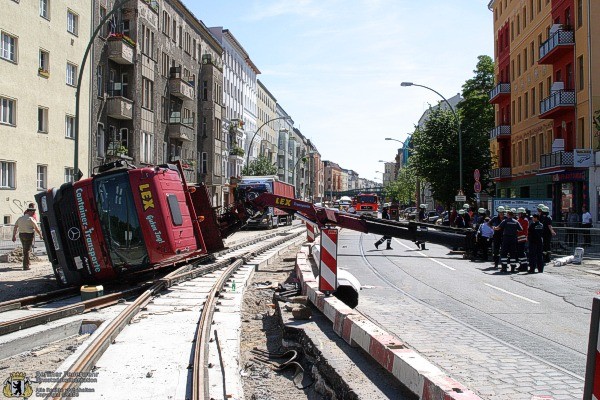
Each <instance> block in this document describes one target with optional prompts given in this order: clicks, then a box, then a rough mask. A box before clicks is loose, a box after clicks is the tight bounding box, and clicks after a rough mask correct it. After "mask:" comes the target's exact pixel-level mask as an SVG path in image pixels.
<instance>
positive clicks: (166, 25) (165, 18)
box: [162, 11, 171, 37]
mask: <svg viewBox="0 0 600 400" xmlns="http://www.w3.org/2000/svg"><path fill="white" fill-rule="evenodd" d="M162 17H163V18H162V31H163V33H164V34H165V35H167V37H168V36H169V32H170V29H169V27H170V26H171V17H170V16H169V14H168V13H167V12H166V11H163V15H162Z"/></svg>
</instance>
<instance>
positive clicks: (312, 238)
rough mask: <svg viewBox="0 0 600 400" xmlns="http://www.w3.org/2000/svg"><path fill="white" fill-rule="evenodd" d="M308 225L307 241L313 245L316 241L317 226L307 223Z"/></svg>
mask: <svg viewBox="0 0 600 400" xmlns="http://www.w3.org/2000/svg"><path fill="white" fill-rule="evenodd" d="M305 224H306V240H308V242H309V243H313V242H314V241H315V226H314V225H313V224H309V223H308V222H305Z"/></svg>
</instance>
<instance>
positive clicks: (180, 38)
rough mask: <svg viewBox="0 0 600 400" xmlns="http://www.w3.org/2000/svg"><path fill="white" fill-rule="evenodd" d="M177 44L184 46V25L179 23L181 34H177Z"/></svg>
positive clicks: (180, 46)
mask: <svg viewBox="0 0 600 400" xmlns="http://www.w3.org/2000/svg"><path fill="white" fill-rule="evenodd" d="M177 45H178V46H179V48H180V49H181V48H182V47H183V25H179V35H177Z"/></svg>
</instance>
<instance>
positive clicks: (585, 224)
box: [581, 205, 592, 246]
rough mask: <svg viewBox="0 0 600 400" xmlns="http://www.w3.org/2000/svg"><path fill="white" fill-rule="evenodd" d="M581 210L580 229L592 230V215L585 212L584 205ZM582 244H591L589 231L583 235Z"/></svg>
mask: <svg viewBox="0 0 600 400" xmlns="http://www.w3.org/2000/svg"><path fill="white" fill-rule="evenodd" d="M581 210H582V214H581V227H582V228H587V229H591V228H592V214H590V212H589V211H588V210H587V208H586V206H585V205H584V206H583V207H582V208H581ZM583 243H584V245H585V246H589V245H590V244H591V241H590V233H589V231H588V232H586V233H584V234H583Z"/></svg>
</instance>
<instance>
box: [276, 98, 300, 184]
mask: <svg viewBox="0 0 600 400" xmlns="http://www.w3.org/2000/svg"><path fill="white" fill-rule="evenodd" d="M275 111H276V113H277V117H276V118H279V119H278V121H280V123H281V124H280V125H279V127H280V129H279V132H278V142H277V176H278V178H279V180H280V181H283V182H287V183H291V184H294V179H293V175H292V169H293V168H294V163H295V162H296V161H295V149H296V146H295V142H296V141H295V139H294V135H293V131H294V120H293V119H292V117H291V116H290V115H289V114H288V113H287V112H286V111H285V110H284V109H283V107H282V106H281V104H279V103H278V104H277V105H276V107H275Z"/></svg>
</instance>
